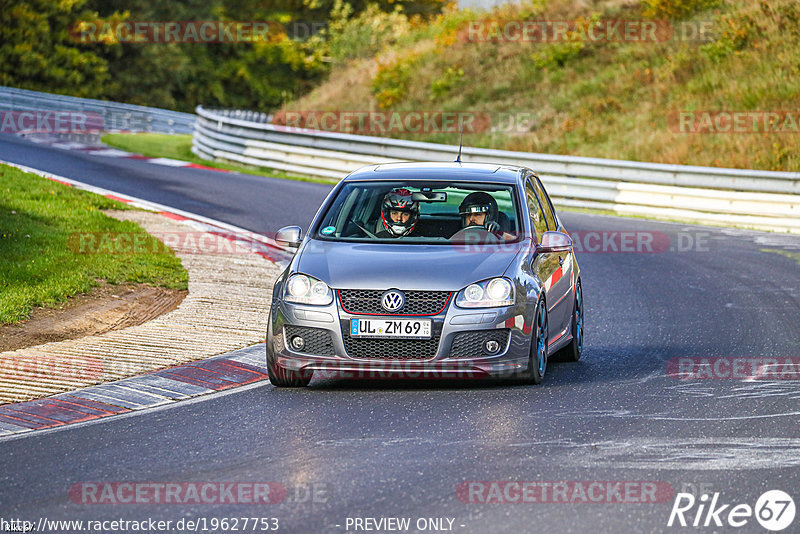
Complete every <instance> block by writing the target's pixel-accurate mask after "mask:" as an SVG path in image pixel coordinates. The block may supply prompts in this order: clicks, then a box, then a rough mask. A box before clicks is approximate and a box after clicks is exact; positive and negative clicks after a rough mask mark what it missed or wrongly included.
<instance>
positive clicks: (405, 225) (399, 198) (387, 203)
mask: <svg viewBox="0 0 800 534" xmlns="http://www.w3.org/2000/svg"><path fill="white" fill-rule="evenodd" d="M392 211H400V212H406V213H410V216H409V217H408V220H407V221H406V222H403V221H402V220H400V221H393V220H392V217H391V213H390V212H392ZM381 218H382V219H383V227H384V228H386V230H387V231H388V232H389V234H391V235H392V236H394V237H401V236H405V235H408V234H410V233H411V232H412V231H413V230H414V226H416V224H417V221H418V220H419V202H417V201H416V200H413V198H412V196H411V191H409V190H408V189H392V190H391V191H389V192H388V193H386V195H385V196H384V197H383V204H382V206H381Z"/></svg>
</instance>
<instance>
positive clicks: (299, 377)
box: [267, 334, 314, 388]
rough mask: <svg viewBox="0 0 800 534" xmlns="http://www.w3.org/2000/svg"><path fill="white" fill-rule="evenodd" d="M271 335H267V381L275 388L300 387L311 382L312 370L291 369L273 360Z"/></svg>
mask: <svg viewBox="0 0 800 534" xmlns="http://www.w3.org/2000/svg"><path fill="white" fill-rule="evenodd" d="M270 343H271V336H270V335H269V334H268V335H267V374H268V375H269V381H270V382H271V383H272V385H273V386H275V387H277V388H302V387H305V386H307V385H308V383H309V382H311V379H312V378H313V376H314V371H292V370H291V369H284V368H283V367H281V366H280V365H278V362H276V361H275V354H274V353H273V351H272V350H271V347H270V346H269V344H270Z"/></svg>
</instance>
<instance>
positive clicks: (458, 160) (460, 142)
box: [456, 117, 464, 163]
mask: <svg viewBox="0 0 800 534" xmlns="http://www.w3.org/2000/svg"><path fill="white" fill-rule="evenodd" d="M463 142H464V118H463V117H462V118H461V137H460V138H459V139H458V157H456V163H461V145H462V144H463Z"/></svg>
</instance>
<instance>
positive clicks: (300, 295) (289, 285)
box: [283, 274, 333, 306]
mask: <svg viewBox="0 0 800 534" xmlns="http://www.w3.org/2000/svg"><path fill="white" fill-rule="evenodd" d="M283 299H284V300H285V301H286V302H297V303H300V304H313V305H316V306H325V305H327V304H330V303H331V302H333V292H332V291H331V288H329V287H328V284H326V283H325V282H323V281H321V280H317V279H316V278H313V277H311V276H306V275H305V274H294V275H292V276H290V277H289V280H287V281H286V291H285V292H284V295H283Z"/></svg>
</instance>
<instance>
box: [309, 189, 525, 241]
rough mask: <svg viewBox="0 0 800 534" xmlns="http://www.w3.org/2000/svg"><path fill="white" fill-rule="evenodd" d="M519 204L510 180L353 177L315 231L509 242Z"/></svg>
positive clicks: (369, 237)
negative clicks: (357, 179)
mask: <svg viewBox="0 0 800 534" xmlns="http://www.w3.org/2000/svg"><path fill="white" fill-rule="evenodd" d="M516 206H517V201H516V197H515V194H514V187H513V186H511V185H506V184H486V183H470V182H433V181H430V182H428V181H420V180H408V181H399V180H398V181H392V182H389V181H382V182H351V183H348V184H346V185H344V186H343V187H342V188H341V189H340V190H339V193H338V194H337V195H336V198H334V200H333V202H332V203H331V205H330V207H329V208H328V210H327V212H326V213H325V215H324V216H323V217H322V220H321V222H320V224H319V225H318V226H317V228H316V233H315V235H314V237H315V238H317V239H323V240H333V241H357V242H360V241H366V242H384V243H402V244H414V243H419V244H447V243H454V242H459V243H474V242H482V243H495V242H496V243H509V242H513V241H517V240H518V236H519V235H520V232H519V231H518V225H519V217H518V212H517V208H516Z"/></svg>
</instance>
